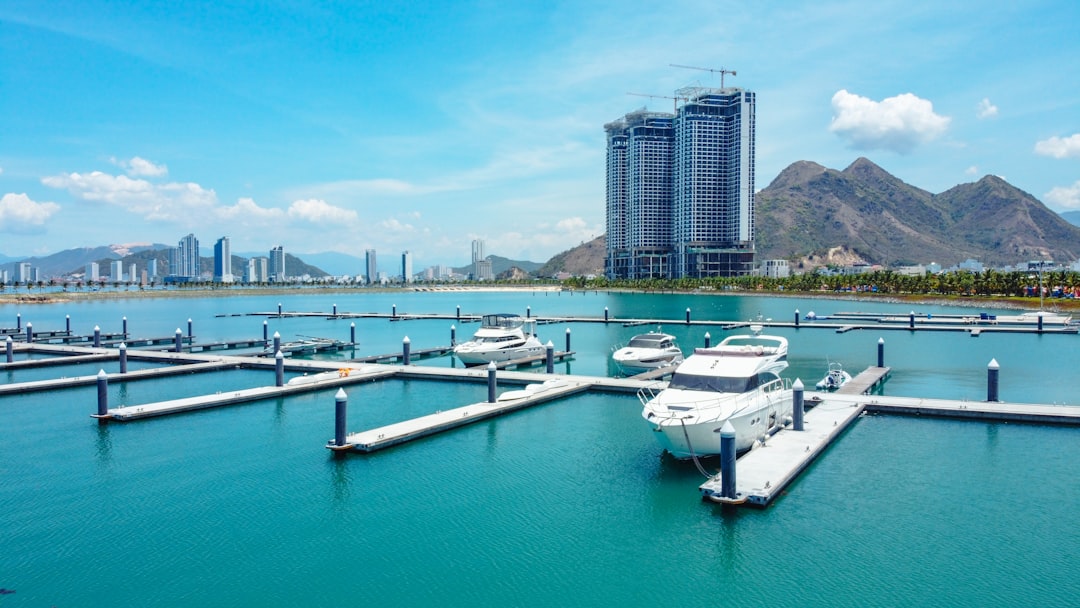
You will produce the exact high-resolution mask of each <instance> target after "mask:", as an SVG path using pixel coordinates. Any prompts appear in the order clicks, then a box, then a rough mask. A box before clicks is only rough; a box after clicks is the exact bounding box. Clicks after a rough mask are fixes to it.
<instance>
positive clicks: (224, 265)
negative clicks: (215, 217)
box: [214, 236, 233, 283]
mask: <svg viewBox="0 0 1080 608" xmlns="http://www.w3.org/2000/svg"><path fill="white" fill-rule="evenodd" d="M214 282H215V283H232V282H233V273H232V250H231V248H230V247H229V237H227V236H223V237H221V238H220V239H218V240H217V242H216V243H214Z"/></svg>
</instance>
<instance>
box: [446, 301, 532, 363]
mask: <svg viewBox="0 0 1080 608" xmlns="http://www.w3.org/2000/svg"><path fill="white" fill-rule="evenodd" d="M535 327H536V320H535V319H523V318H521V316H520V315H514V314H506V313H498V314H493V315H484V317H483V320H482V321H481V325H480V329H478V330H477V331H476V333H475V334H473V337H472V340H469V341H468V342H462V343H461V344H458V345H457V346H455V347H454V354H455V355H457V358H458V359H460V360H461V362H462V363H464V364H465V365H480V364H484V363H490V362H492V361H495V362H499V361H510V360H512V359H522V358H525V357H532V356H535V355H543V354H545V347H544V345H543V344H541V343H540V340H539V339H537V337H536V335H535V334H534V333H533V331H532V330H533V329H534V328H535Z"/></svg>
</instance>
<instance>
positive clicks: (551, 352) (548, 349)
mask: <svg viewBox="0 0 1080 608" xmlns="http://www.w3.org/2000/svg"><path fill="white" fill-rule="evenodd" d="M544 348H545V353H544V359H545V361H546V362H547V373H549V374H554V373H555V345H554V344H552V343H551V340H548V343H547V346H545V347H544Z"/></svg>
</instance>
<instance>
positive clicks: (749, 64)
mask: <svg viewBox="0 0 1080 608" xmlns="http://www.w3.org/2000/svg"><path fill="white" fill-rule="evenodd" d="M757 4H763V5H764V4H767V5H768V6H766V7H758V6H757ZM1077 23H1080V3H1076V2H1072V1H1061V2H1025V3H996V2H986V1H981V2H962V1H958V2H925V3H924V2H917V1H910V0H908V1H905V2H888V1H883V2H828V1H826V2H773V3H748V2H725V1H717V0H708V1H701V2H695V1H688V2H683V1H679V0H673V1H669V2H647V3H646V2H633V1H627V2H617V3H608V2H597V1H590V2H551V1H547V2H529V1H523V2H484V1H481V2H454V3H430V2H423V1H413V2H407V3H396V2H316V1H312V0H298V1H295V2H294V1H272V0H271V1H262V2H242V1H241V2H232V1H217V2H213V3H210V2H206V3H159V2H153V3H149V2H147V3H138V2H115V1H102V0H80V1H78V2H74V1H72V2H67V1H64V2H40V1H39V0H34V1H23V0H6V1H5V2H3V3H0V34H2V35H0V197H2V199H0V254H5V255H8V256H29V255H40V254H47V253H50V252H55V251H59V250H63V249H68V248H72V247H81V246H96V245H102V244H113V243H139V242H158V243H167V244H175V243H176V242H177V241H178V240H179V239H180V237H182V236H183V235H185V234H187V233H189V232H194V233H195V234H196V236H198V237H199V239H200V241H202V243H204V244H206V245H209V244H212V242H213V240H215V239H216V238H218V237H220V236H229V237H230V240H231V242H232V248H233V251H241V252H247V251H252V252H259V251H267V250H268V249H269V248H270V247H272V246H274V245H278V244H281V245H283V246H284V247H285V249H286V250H287V251H290V252H295V253H298V254H302V253H314V252H323V251H339V252H342V253H348V254H352V255H359V256H362V255H363V251H364V250H365V249H368V248H374V249H376V250H377V251H379V253H380V257H381V258H383V259H393V258H395V257H397V256H399V254H400V252H401V251H403V250H410V251H412V252H413V256H414V260H415V261H414V265H415V267H416V268H417V269H418V270H419V269H420V268H423V267H424V266H427V265H432V264H440V263H445V264H451V265H459V264H462V263H465V262H467V261H468V259H469V255H470V241H471V240H472V239H474V238H482V239H485V240H486V241H487V250H488V252H489V253H493V254H497V255H502V256H505V257H510V258H515V259H528V260H533V261H544V260H546V259H547V258H549V257H550V256H552V255H554V254H556V253H558V252H560V251H562V250H564V249H567V248H569V247H572V246H574V245H577V244H579V243H580V242H582V241H584V240H588V239H590V238H592V237H594V236H598V235H600V234H602V233H603V230H604V228H603V226H604V147H605V141H604V132H603V125H604V123H606V122H609V121H611V120H614V119H616V118H618V117H620V116H622V115H623V114H625V113H626V112H629V111H631V110H634V109H637V108H640V107H642V106H644V105H647V106H649V108H650V109H656V110H670V108H671V102H670V101H669V100H667V99H661V98H657V99H648V98H644V97H635V96H630V95H627V93H628V92H637V93H647V94H654V95H673V92H674V90H675V89H676V88H679V87H681V86H686V85H689V84H698V83H700V84H701V85H704V86H718V85H719V79H718V77H717V76H716V75H715V74H713V73H709V72H705V71H696V70H689V69H683V68H675V67H671V64H683V65H691V66H700V67H707V68H721V67H725V68H728V69H734V70H736V71H737V75H736V76H730V75H729V76H727V79H726V81H725V84H728V85H736V86H740V87H743V88H746V89H749V90H752V91H755V92H756V93H757V100H758V108H757V168H756V169H757V184H756V185H757V187H758V188H759V189H760V188H764V187H765V186H767V185H768V183H769V182H770V181H771V180H772V179H773V178H774V177H775V176H776V175H777V174H778V173H779V172H780V171H781V170H783V169H784V168H785V167H786V166H788V165H789V164H791V163H792V162H795V161H799V160H812V161H815V162H818V163H821V164H823V165H825V166H827V167H832V168H836V169H842V168H844V167H846V166H847V165H848V164H850V163H851V162H852V161H854V160H855V159H856V158H858V157H860V156H866V157H867V158H870V159H871V160H873V161H874V162H876V163H877V164H879V165H881V166H882V167H883V168H885V169H886V170H887V171H889V172H891V173H893V174H895V175H897V176H898V177H900V178H901V179H903V180H905V181H907V182H908V183H910V184H912V185H915V186H918V187H920V188H924V189H926V190H930V191H932V192H941V191H943V190H946V189H948V188H950V187H952V186H954V185H956V184H959V183H963V182H971V181H976V180H977V179H979V178H980V177H982V176H984V175H987V174H995V175H999V176H1001V177H1004V178H1005V179H1007V180H1008V181H1009V182H1011V183H1012V184H1014V185H1015V186H1017V187H1019V188H1021V189H1022V190H1025V191H1027V192H1029V193H1031V194H1032V195H1034V196H1035V197H1037V198H1038V199H1039V200H1041V201H1043V202H1044V203H1046V204H1047V206H1049V207H1050V208H1051V209H1054V210H1057V211H1065V210H1070V209H1080V79H1077V77H1076V72H1077V69H1078V67H1080V35H1077V33H1076V24H1077ZM384 256H385V257H384Z"/></svg>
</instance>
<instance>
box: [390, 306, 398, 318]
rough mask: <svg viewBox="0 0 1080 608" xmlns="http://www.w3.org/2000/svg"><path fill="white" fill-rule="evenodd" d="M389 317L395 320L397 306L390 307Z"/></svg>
mask: <svg viewBox="0 0 1080 608" xmlns="http://www.w3.org/2000/svg"><path fill="white" fill-rule="evenodd" d="M390 316H391V317H393V318H395V319H396V318H397V304H394V305H393V306H391V307H390Z"/></svg>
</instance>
